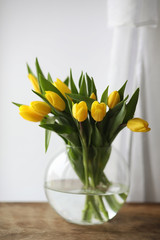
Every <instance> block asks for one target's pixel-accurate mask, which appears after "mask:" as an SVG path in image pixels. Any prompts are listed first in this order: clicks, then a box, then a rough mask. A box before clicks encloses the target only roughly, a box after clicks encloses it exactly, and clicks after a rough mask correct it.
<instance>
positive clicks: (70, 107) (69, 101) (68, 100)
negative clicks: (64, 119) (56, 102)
mask: <svg viewBox="0 0 160 240" xmlns="http://www.w3.org/2000/svg"><path fill="white" fill-rule="evenodd" d="M66 98H67V102H68V108H69V111H70V113H71V114H72V101H71V99H70V98H69V97H68V96H67V95H66Z"/></svg>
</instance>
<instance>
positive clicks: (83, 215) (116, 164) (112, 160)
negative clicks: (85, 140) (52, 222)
mask: <svg viewBox="0 0 160 240" xmlns="http://www.w3.org/2000/svg"><path fill="white" fill-rule="evenodd" d="M86 153H87V154H86ZM84 159H85V161H84ZM86 164H87V171H88V173H87V177H86V171H85V170H86V168H85V165H86ZM82 166H83V167H82ZM44 187H45V193H46V196H47V199H48V202H49V204H50V205H51V206H52V207H53V208H54V209H55V211H56V212H57V213H58V214H59V215H60V216H61V217H63V218H64V219H65V220H67V221H68V222H71V223H75V224H81V225H93V224H102V223H104V222H107V221H108V220H110V219H112V218H113V217H114V216H115V215H116V214H117V213H118V211H119V209H120V208H121V207H122V205H123V204H124V202H125V201H126V198H127V196H128V192H129V169H128V165H127V163H126V161H125V159H124V158H123V156H122V155H121V153H120V152H118V151H117V150H116V149H115V148H113V147H112V148H111V147H110V148H106V147H103V148H94V147H92V148H88V149H86V151H85V154H84V149H82V148H80V147H71V146H67V147H66V148H65V149H63V151H61V152H60V153H59V154H58V155H56V156H55V157H54V158H53V159H52V160H51V162H50V163H49V165H48V167H47V169H46V174H45V183H44Z"/></svg>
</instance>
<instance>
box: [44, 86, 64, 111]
mask: <svg viewBox="0 0 160 240" xmlns="http://www.w3.org/2000/svg"><path fill="white" fill-rule="evenodd" d="M45 97H46V99H47V100H48V101H49V102H50V104H51V105H52V106H53V107H54V108H55V109H57V110H58V111H64V110H65V107H66V104H65V102H64V101H63V99H62V98H61V97H60V96H59V95H58V94H57V93H55V92H52V91H46V94H45Z"/></svg>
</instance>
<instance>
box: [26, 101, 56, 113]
mask: <svg viewBox="0 0 160 240" xmlns="http://www.w3.org/2000/svg"><path fill="white" fill-rule="evenodd" d="M30 106H31V108H32V109H33V110H34V111H35V112H37V113H38V114H39V115H41V116H45V115H47V114H48V113H50V112H51V108H50V106H49V105H48V104H47V103H45V102H42V101H33V102H31V104H30Z"/></svg>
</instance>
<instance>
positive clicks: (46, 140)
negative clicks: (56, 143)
mask: <svg viewBox="0 0 160 240" xmlns="http://www.w3.org/2000/svg"><path fill="white" fill-rule="evenodd" d="M50 138H51V131H50V130H48V129H45V152H47V150H48V146H49V142H50Z"/></svg>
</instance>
